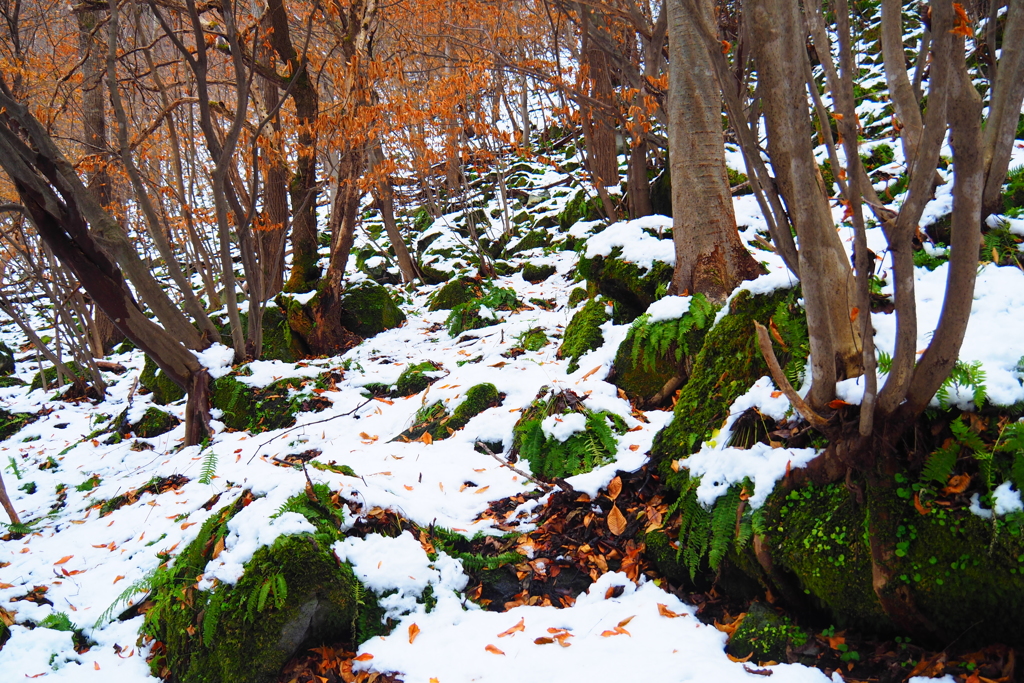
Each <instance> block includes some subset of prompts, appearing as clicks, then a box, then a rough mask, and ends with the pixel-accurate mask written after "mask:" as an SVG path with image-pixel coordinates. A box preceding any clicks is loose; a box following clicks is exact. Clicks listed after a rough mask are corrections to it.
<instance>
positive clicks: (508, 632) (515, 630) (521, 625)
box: [498, 617, 526, 638]
mask: <svg viewBox="0 0 1024 683" xmlns="http://www.w3.org/2000/svg"><path fill="white" fill-rule="evenodd" d="M525 630H526V618H525V617H523V618H522V619H520V620H519V623H518V624H516V625H515V626H513V627H511V628H509V629H507V630H505V631H502V632H501V633H499V634H498V637H499V638H504V637H505V636H510V635H512V634H513V633H518V632H519V631H525Z"/></svg>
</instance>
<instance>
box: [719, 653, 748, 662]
mask: <svg viewBox="0 0 1024 683" xmlns="http://www.w3.org/2000/svg"><path fill="white" fill-rule="evenodd" d="M725 656H726V657H728V658H729V661H730V662H749V661H750V658H751V657H753V656H754V653H753V652H751V653H750V654H749V655H747V656H746V657H733V656H732V655H731V654H729V653H728V652H726V653H725Z"/></svg>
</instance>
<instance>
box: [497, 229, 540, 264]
mask: <svg viewBox="0 0 1024 683" xmlns="http://www.w3.org/2000/svg"><path fill="white" fill-rule="evenodd" d="M550 239H551V235H550V234H549V233H548V231H547V230H531V231H530V232H528V233H526V234H525V235H524V236H523V238H522V239H521V240H519V241H518V242H516V243H514V244H511V245H509V246H508V247H505V258H509V257H510V256H513V255H515V254H520V253H522V252H524V251H529V250H530V249H540V248H542V247H546V246H548V243H549V242H550Z"/></svg>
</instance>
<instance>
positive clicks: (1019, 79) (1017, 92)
mask: <svg viewBox="0 0 1024 683" xmlns="http://www.w3.org/2000/svg"><path fill="white" fill-rule="evenodd" d="M991 2H993V3H995V0H991ZM1007 4H1008V7H1007V15H1006V28H1005V29H1004V30H1003V41H1002V50H1001V55H1000V58H999V66H998V69H997V70H996V78H995V83H994V84H993V87H992V103H991V105H990V107H989V115H988V124H987V125H986V126H985V139H984V145H985V146H984V154H985V156H984V165H985V194H984V198H983V203H982V215H983V216H987V215H989V214H992V213H1001V212H1002V210H1003V206H1002V202H1001V193H1002V191H1003V181H1004V180H1006V171H1007V169H1008V168H1009V165H1010V156H1011V153H1012V152H1013V140H1014V137H1015V134H1016V130H1017V123H1018V121H1019V120H1020V118H1019V117H1020V109H1021V104H1022V102H1024V2H1021V0H1010V1H1009V2H1008V3H1007Z"/></svg>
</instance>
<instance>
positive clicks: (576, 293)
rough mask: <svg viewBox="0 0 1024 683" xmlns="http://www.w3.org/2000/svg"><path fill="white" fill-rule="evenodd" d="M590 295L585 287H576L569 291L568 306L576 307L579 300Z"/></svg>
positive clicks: (583, 299) (584, 299) (585, 298)
mask: <svg viewBox="0 0 1024 683" xmlns="http://www.w3.org/2000/svg"><path fill="white" fill-rule="evenodd" d="M589 297H590V293H589V292H587V288H586V287H577V288H575V289H573V290H571V291H570V292H569V308H576V306H577V305H579V304H580V303H581V302H583V301H586V300H587V299H588V298H589Z"/></svg>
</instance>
